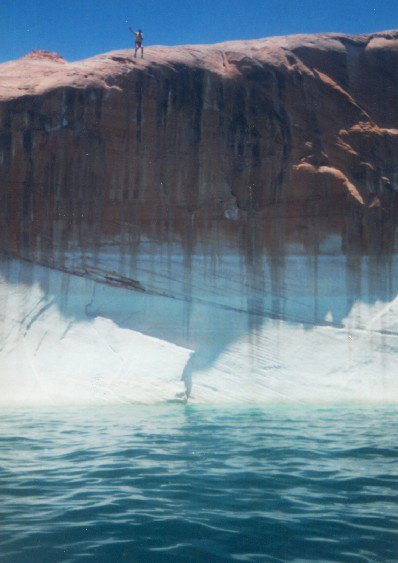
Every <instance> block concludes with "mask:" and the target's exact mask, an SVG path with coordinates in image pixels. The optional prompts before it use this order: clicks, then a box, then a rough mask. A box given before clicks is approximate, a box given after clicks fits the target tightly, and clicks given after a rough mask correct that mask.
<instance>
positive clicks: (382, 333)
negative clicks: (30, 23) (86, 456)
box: [0, 31, 398, 401]
mask: <svg viewBox="0 0 398 563" xmlns="http://www.w3.org/2000/svg"><path fill="white" fill-rule="evenodd" d="M132 55H133V52H132V51H114V52H111V53H107V54H104V55H99V56H96V57H93V58H91V59H87V60H84V61H78V62H75V63H68V62H66V61H65V60H64V59H62V57H60V56H59V55H56V54H52V53H49V52H47V51H36V52H33V53H31V54H29V55H27V56H26V57H23V58H22V59H20V60H17V61H12V62H8V63H5V64H2V65H0V249H1V250H2V251H3V252H4V253H6V254H7V255H8V256H11V257H13V259H17V260H18V259H21V258H22V259H26V260H28V261H29V262H31V263H33V264H31V265H30V266H29V267H28V266H26V268H25V267H24V266H18V264H19V262H15V261H12V262H10V263H7V262H6V263H5V265H2V278H1V280H2V281H1V283H0V289H2V295H3V297H2V299H3V305H4V303H5V304H6V306H5V307H6V308H4V307H3V311H5V310H7V311H8V313H4V312H3V313H2V315H3V321H4V322H3V324H2V325H1V323H0V327H1V326H3V328H4V339H5V341H6V342H14V344H12V345H11V344H9V346H10V347H11V348H12V346H14V348H12V350H14V351H13V352H11V351H9V352H7V353H6V352H4V351H3V352H1V351H0V375H1V374H2V373H5V374H6V375H7V377H9V378H10V381H12V380H13V372H12V365H15V361H14V360H13V359H12V358H13V356H12V353H13V354H15V357H16V358H22V357H24V354H27V352H26V350H27V346H28V344H29V342H30V343H31V344H29V346H31V348H32V349H31V351H30V352H29V355H27V356H26V358H25V359H24V362H25V363H24V364H23V365H24V366H25V367H24V368H23V370H25V371H24V373H25V372H26V374H27V378H28V379H29V377H30V371H29V370H30V369H31V367H30V366H36V367H35V370H36V371H37V372H38V373H39V372H40V373H41V374H43V378H44V381H48V380H49V378H50V379H51V377H52V375H51V374H52V371H51V370H52V369H53V368H52V366H53V365H54V358H53V357H52V356H51V355H48V353H47V351H46V350H50V349H53V347H54V345H55V344H54V343H56V342H59V343H61V344H59V350H64V354H65V358H68V361H69V360H70V365H77V366H81V365H83V366H86V364H85V361H86V360H85V352H84V349H85V348H84V346H83V341H84V339H86V340H87V349H89V350H91V351H92V352H90V353H91V354H92V356H93V358H94V357H95V358H97V354H101V353H102V352H101V350H102V351H103V350H104V349H105V348H104V342H105V340H106V342H107V344H106V346H107V348H106V349H107V353H108V356H107V361H109V362H110V363H112V357H113V356H112V354H116V355H117V357H118V362H119V364H120V366H121V367H120V370H121V371H120V373H122V372H123V370H124V366H125V365H127V364H128V363H129V361H128V360H127V359H126V358H125V357H124V358H123V354H125V352H123V353H122V352H120V354H119V352H117V350H122V351H123V350H128V349H129V348H128V345H127V344H125V340H124V339H125V338H128V337H127V336H126V334H125V333H124V332H123V331H124V329H126V330H131V331H133V332H134V334H136V333H137V332H138V333H139V334H144V335H148V336H149V337H151V338H155V339H160V340H159V342H164V341H169V342H170V343H172V344H173V345H175V344H177V345H178V346H182V347H183V348H184V350H187V351H186V352H184V353H181V354H182V355H181V358H187V357H189V360H187V364H186V366H185V367H184V369H183V370H182V371H183V378H184V381H185V384H186V392H187V395H191V389H192V387H193V389H195V383H194V382H195V381H196V382H200V381H202V386H201V385H200V384H199V383H196V396H197V397H199V399H200V400H206V397H207V396H208V394H209V393H210V394H211V395H212V397H214V398H215V400H219V398H220V396H223V397H229V398H231V400H236V399H237V398H238V399H239V398H242V396H243V395H244V396H245V397H246V400H250V401H252V400H261V398H264V397H269V396H272V397H274V396H275V397H285V398H286V396H287V395H288V394H289V392H290V391H289V390H291V389H293V388H297V389H298V391H297V394H296V396H297V397H300V400H305V399H306V397H307V398H308V397H310V396H312V397H314V398H315V399H316V398H317V397H318V398H319V397H321V400H328V398H330V397H333V398H334V399H336V400H340V399H342V398H343V399H348V400H351V399H352V398H353V397H355V396H356V395H355V394H356V393H358V389H359V388H362V389H365V391H364V393H365V394H364V395H363V396H366V397H372V396H374V397H379V398H381V399H380V400H384V399H385V397H392V395H393V393H394V392H395V391H393V390H394V389H396V388H397V387H396V384H395V382H394V378H393V374H394V373H397V368H398V366H397V358H398V339H397V335H398V332H397V327H396V321H395V318H396V315H395V311H396V308H397V295H398V276H397V273H398V272H397V269H398V267H397V256H396V253H397V241H396V228H397V217H398V215H397V211H398V209H397V194H398V96H397V92H398V32H397V31H388V32H381V33H376V34H372V35H358V36H348V35H338V34H324V35H300V36H291V37H276V38H269V39H264V40H256V41H241V42H230V43H223V44H218V45H197V46H185V47H149V48H146V51H145V58H144V59H136V60H135V59H134V58H133V57H132ZM25 264H27V262H26V263H25ZM40 265H44V266H50V267H51V268H52V269H53V270H52V271H51V270H46V269H45V268H41V267H40ZM55 270H60V271H61V272H64V273H63V274H61V273H59V272H58V273H56V272H55ZM46 271H47V272H51V274H46ZM69 274H78V275H79V276H82V278H79V279H83V281H82V283H81V284H80V283H78V282H77V281H76V279H78V278H75V277H74V276H69ZM59 276H61V277H59ZM62 276H64V277H62ZM72 278H73V279H72ZM84 278H85V280H84ZM51 280H52V281H51ZM86 282H87V283H86ZM97 282H105V284H106V285H101V284H100V285H99V284H98V283H97ZM38 286H39V288H40V291H39V290H38ZM30 287H32V288H33V289H32V290H30V289H29V288H30ZM100 287H102V288H106V290H105V289H99V288H100ZM21 296H24V297H23V298H22V297H21ZM32 296H36V297H35V299H36V301H37V303H36V302H35V304H33V302H32V303H31V301H32ZM7 303H8V305H7ZM28 304H29V306H28ZM7 307H8V309H7ZM7 315H8V316H7ZM0 318H1V317H0ZM60 318H62V322H61V321H59V322H58V320H57V322H55V320H54V319H60ZM43 319H50V320H51V319H53V320H52V321H51V322H53V324H54V326H55V325H56V330H55V329H54V330H53V332H52V333H51V332H50V333H48V330H49V329H48V328H47V325H49V323H50V321H46V323H47V324H46V323H44V320H43ZM95 319H108V320H110V321H112V323H113V324H109V323H108V324H106V323H105V324H104V323H103V321H101V320H100V321H98V322H97V321H96V320H95ZM40 323H41V324H40ZM57 323H58V324H57ZM73 323H77V324H75V325H73ZM101 323H102V324H101ZM50 324H51V323H50ZM72 325H73V327H75V328H73V329H72V328H71V327H72ZM105 325H106V327H107V332H106V334H107V336H106V338H102V339H101V341H100V342H98V343H97V344H94V343H93V342H94V341H96V338H97V337H96V336H95V335H94V336H93V333H92V330H93V327H97V328H98V327H103V326H105ZM16 327H18V328H16ZM84 327H86V328H87V327H89V328H87V330H86V328H84ZM83 328H84V330H83ZM111 329H112V330H111ZM96 330H97V329H96ZM15 331H17V332H15ZM133 332H132V333H131V334H133ZM49 334H50V336H51V338H50V336H49ZM95 334H97V333H95ZM104 334H105V333H104ZM9 335H11V336H9ZM122 337H123V346H121V345H120V346H119V345H118V344H117V342H118V339H120V338H122ZM10 338H11V340H10ZM134 338H135V340H134V339H132V341H131V342H132V346H134V342H138V337H134ZM29 339H30V340H29ZM68 339H69V340H68ZM80 339H82V340H80ZM112 339H114V342H113V341H112ZM111 341H112V342H113V343H112V346H110V345H109V346H108V344H109V342H111ZM144 341H145V343H148V342H151V343H152V344H153V343H154V342H156V343H157V342H158V340H151V341H147V340H143V342H144ZM68 342H69V344H68ZM126 342H127V340H126ZM27 343H28V344H27ZM76 343H78V344H79V345H78V346H77V345H76ZM119 344H120V343H119ZM152 344H151V346H152ZM7 346H8V344H7V345H4V347H3V350H8V348H7ZM124 346H126V347H124ZM148 346H149V344H148ZM153 346H154V350H157V349H158V346H160V348H161V349H162V350H163V348H162V346H163V345H162V344H159V345H158V344H156V346H155V344H153ZM62 347H64V348H62ZM11 348H10V350H11ZM160 348H159V349H160ZM77 350H80V352H79V353H77ZM114 350H116V352H114ZM165 350H166V349H165ZM167 350H170V351H172V350H174V348H172V347H171V348H170V349H169V348H167ZM191 351H193V353H192V355H190V354H191ZM154 353H155V352H154ZM162 353H163V352H162ZM4 354H5V355H4ZM149 355H151V354H149ZM171 355H172V354H171ZM119 356H120V357H119ZM166 356H167V354H166V352H165V355H164V357H166ZM162 357H163V356H162ZM167 357H168V356H167ZM10 358H11V359H10ZM37 358H39V359H40V362H39V360H38V359H37ZM35 362H36V363H35ZM73 362H74V363H73ZM82 362H83V363H82ZM155 364H156V362H155ZM21 365H22V364H21ZM65 365H66V364H65ZM68 365H69V364H68ZM90 365H93V364H92V362H89V361H88V360H87V366H86V367H85V369H86V371H87V377H88V380H90V381H91V379H90V377H91V378H92V372H91V371H90ZM137 365H138V366H141V365H142V363H140V362H138V364H137ZM5 366H8V367H5ZM10 366H11V367H10ZM37 366H39V367H37ZM298 366H300V370H299V372H298V371H297V370H298ZM133 368H134V366H132V370H133V371H134V369H133ZM32 369H33V367H32ZM74 369H75V368H74ZM148 369H149V368H148ZM173 369H174V368H173ZM173 369H172V368H170V371H171V372H172V371H173ZM10 370H11V371H10ZM21 370H22V368H21ZM23 370H22V371H23ZM33 371H34V370H33ZM83 371H84V370H83ZM149 371H150V370H149ZM101 373H102V372H101ZM297 373H300V376H297ZM200 374H201V375H200ZM105 376H106V374H105V375H104V374H102V375H101V377H105ZM82 377H83V376H82ZM105 378H106V377H105ZM143 378H144V376H143ZM145 378H146V376H145ZM245 378H246V379H245ZM318 380H319V381H320V380H322V385H323V387H322V385H320V386H319V388H318V383H317V382H318ZM7 381H8V380H7ZM242 381H246V384H245V385H246V387H245V386H244V385H243V384H242ZM364 381H366V384H364V383H363V382H364ZM122 383H123V382H122ZM122 383H120V385H122ZM145 385H146V383H145ZM156 385H157V383H156ZM156 385H155V387H156ZM123 386H124V383H123V385H122V387H123ZM295 386H296V387H295ZM300 386H301V387H300ZM243 387H245V390H244V391H243ZM110 388H113V387H112V385H111V386H110ZM320 388H322V389H323V391H322V392H321V393H318V391H319V389H320ZM123 389H124V387H123ZM145 389H147V388H146V387H145ZM150 389H152V387H150ZM231 389H234V391H231ZM209 390H211V391H209ZM12 393H14V391H12ZM40 393H41V391H40ZM40 393H39V395H40ZM57 393H58V395H57V396H59V397H61V399H62V393H63V391H62V390H59V389H58V391H57ZM101 393H102V391H100V392H99V395H100V394H101ZM134 393H135V390H133V391H132V392H131V394H130V395H129V396H131V397H133V396H134ZM151 393H152V391H151ZM242 393H243V395H242ZM144 394H148V393H147V391H145V393H144ZM155 394H156V393H155ZM194 394H195V391H194ZM40 396H41V395H40ZM145 396H146V395H145Z"/></svg>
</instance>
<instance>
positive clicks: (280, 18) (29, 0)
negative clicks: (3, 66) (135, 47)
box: [0, 0, 398, 61]
mask: <svg viewBox="0 0 398 563" xmlns="http://www.w3.org/2000/svg"><path fill="white" fill-rule="evenodd" d="M128 25H132V26H133V27H137V28H138V27H142V29H143V31H144V34H145V44H146V45H159V44H163V45H180V44H186V43H215V42H220V41H227V40H232V39H255V38H260V37H267V36H270V35H286V34H290V33H317V32H326V31H341V32H345V33H367V32H372V31H380V30H384V29H395V28H397V27H398V0H378V1H374V0H344V1H343V0H174V1H172V0H130V1H127V0H110V1H108V0H96V1H94V0H2V1H1V2H0V61H6V60H9V59H14V58H17V57H20V56H22V55H24V54H26V53H27V52H29V51H30V50H32V49H50V50H51V51H55V52H57V53H60V54H61V55H63V56H64V57H65V58H66V59H68V60H77V59H80V58H85V57H89V56H93V55H95V54H97V53H103V52H106V51H110V50H113V49H127V48H129V47H131V46H132V38H131V36H130V35H129V33H128V31H127V27H128Z"/></svg>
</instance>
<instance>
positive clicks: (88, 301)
mask: <svg viewBox="0 0 398 563" xmlns="http://www.w3.org/2000/svg"><path fill="white" fill-rule="evenodd" d="M296 262H297V260H296ZM335 263H336V262H335ZM7 264H8V266H7V269H5V267H4V265H3V268H4V270H3V277H2V279H1V283H0V299H1V302H2V309H1V311H0V319H1V323H0V332H1V337H2V342H3V345H2V349H1V350H0V383H1V388H2V394H1V397H0V403H1V404H2V405H21V406H22V405H27V404H42V405H45V404H90V403H95V404H108V403H136V402H142V403H158V402H162V401H164V402H167V401H173V400H185V399H187V398H189V401H190V402H196V403H217V404H219V403H230V404H233V403H239V402H244V403H273V402H276V403H279V402H288V403H291V402H302V403H315V404H317V403H341V402H344V403H350V402H376V403H383V402H389V403H391V402H397V401H398V386H397V385H396V375H395V374H396V365H397V361H398V338H397V334H398V333H397V327H396V318H397V314H396V313H397V300H396V299H395V300H394V299H392V300H388V296H385V298H384V299H379V300H377V299H374V300H372V301H371V302H363V301H360V300H357V301H355V302H353V303H348V304H347V303H346V304H345V309H344V307H343V304H344V303H343V302H344V300H345V298H344V297H343V298H341V296H339V295H337V294H336V291H337V290H336V289H335V288H333V286H332V284H329V286H327V285H326V283H325V284H324V291H326V290H327V288H328V287H329V288H331V290H330V291H332V293H331V294H329V293H326V295H325V296H324V297H323V296H322V295H319V296H318V301H317V303H315V305H313V309H314V307H315V308H318V309H320V308H321V307H323V308H324V309H325V310H327V304H328V302H334V307H335V309H334V311H336V310H338V309H339V308H340V311H341V313H340V317H341V318H340V319H339V322H325V323H323V324H321V323H320V321H319V320H318V321H316V322H315V321H313V322H310V315H309V314H307V318H306V320H305V322H298V321H296V322H294V321H293V320H292V318H291V313H290V314H289V313H288V308H289V307H290V308H293V307H294V303H295V300H294V298H291V295H290V294H289V300H290V301H289V303H287V302H286V300H284V299H282V297H280V296H276V297H275V298H277V297H278V298H279V300H280V303H281V304H282V303H283V304H284V308H285V309H284V310H285V313H284V316H283V315H281V318H270V317H268V316H267V315H265V314H264V315H259V314H256V315H254V314H252V313H250V312H249V311H247V310H242V309H239V308H238V309H234V308H225V307H222V306H221V305H220V303H218V302H217V295H215V296H211V297H210V296H208V301H203V300H202V301H200V300H195V299H193V300H192V301H187V300H182V299H178V298H173V297H167V296H164V295H160V294H158V295H156V294H153V293H147V292H143V291H131V290H130V289H126V288H121V287H114V286H109V285H107V284H104V283H99V282H97V281H95V280H92V279H87V278H84V277H81V276H75V275H70V274H67V273H65V272H59V271H56V270H51V269H49V268H43V267H42V266H38V265H34V264H30V263H27V262H18V261H12V262H9V263H7ZM330 267H331V266H330V265H329V266H327V264H326V265H325V269H326V270H325V271H326V273H325V276H327V273H328V271H329V268H330ZM288 292H290V289H288ZM290 293H292V292H290ZM310 293H312V290H311V291H310ZM381 295H382V294H381ZM211 298H213V301H211ZM268 299H271V298H270V296H268ZM309 302H310V301H309V298H308V296H307V295H306V294H305V293H303V296H302V298H301V299H299V304H298V305H299V307H301V308H302V309H303V310H306V306H307V305H308V304H309ZM280 306H282V305H280ZM291 310H293V309H291ZM309 310H311V309H309ZM281 311H282V312H283V310H282V309H281ZM296 311H297V308H296ZM343 311H347V313H346V317H343V315H342V312H343Z"/></svg>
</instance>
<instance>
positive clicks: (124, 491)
mask: <svg viewBox="0 0 398 563" xmlns="http://www.w3.org/2000/svg"><path fill="white" fill-rule="evenodd" d="M397 436H398V413H397V408H396V407H392V406H391V407H389V406H385V407H374V406H373V407H370V406H369V407H360V406H352V407H351V406H344V407H333V408H330V407H324V408H315V407H305V406H297V407H293V406H266V407H255V408H250V407H247V406H246V407H238V406H235V407H233V406H230V407H228V408H224V407H222V408H216V407H205V406H203V407H201V406H189V405H182V404H163V405H159V406H150V407H149V406H148V407H146V406H136V405H132V406H120V407H106V408H104V407H102V408H94V407H90V408H86V409H83V408H80V409H66V408H64V409H59V408H57V409H54V410H51V409H47V410H40V409H30V410H27V409H25V410H23V411H22V410H21V411H16V410H11V409H10V410H3V411H2V413H1V414H0V558H1V560H2V561H3V560H4V561H10V562H13V563H14V562H24V561H26V562H28V561H29V562H32V561H40V562H46V561H65V562H68V561H79V560H82V561H85V560H93V561H94V560H95V561H99V562H102V561H103V562H110V561H121V560H122V561H123V560H125V561H202V560H203V561H227V560H238V561H316V560H318V561H393V560H398V470H397V457H398V446H397V439H396V438H397Z"/></svg>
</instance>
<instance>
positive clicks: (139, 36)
mask: <svg viewBox="0 0 398 563" xmlns="http://www.w3.org/2000/svg"><path fill="white" fill-rule="evenodd" d="M129 30H130V32H131V33H132V34H133V35H134V36H135V52H134V57H135V58H137V51H138V49H141V59H143V58H144V47H143V46H142V42H143V41H144V34H143V33H142V29H139V30H138V31H134V30H133V29H132V28H131V27H129Z"/></svg>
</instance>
